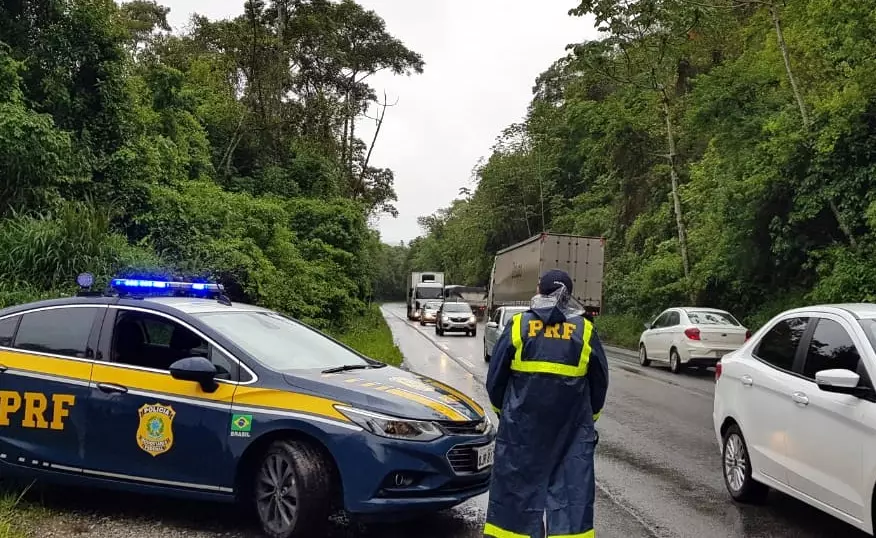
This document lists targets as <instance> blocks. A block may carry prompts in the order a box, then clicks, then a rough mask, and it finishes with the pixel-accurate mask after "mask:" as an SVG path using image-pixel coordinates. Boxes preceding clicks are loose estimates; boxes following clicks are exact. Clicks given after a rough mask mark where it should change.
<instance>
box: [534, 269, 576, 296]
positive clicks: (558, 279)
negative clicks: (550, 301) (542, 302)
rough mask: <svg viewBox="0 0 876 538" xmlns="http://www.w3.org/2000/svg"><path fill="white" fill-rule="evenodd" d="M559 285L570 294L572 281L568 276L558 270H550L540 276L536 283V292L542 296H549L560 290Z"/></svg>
mask: <svg viewBox="0 0 876 538" xmlns="http://www.w3.org/2000/svg"><path fill="white" fill-rule="evenodd" d="M560 284H562V285H563V286H566V291H568V292H569V293H570V294H571V293H572V279H571V277H569V274H568V273H567V272H565V271H560V270H559V269H551V270H550V271H547V272H545V273H544V274H543V275H541V278H540V279H539V281H538V291H539V293H541V294H542V295H549V294H551V293H553V292H555V291H557V290H558V289H560Z"/></svg>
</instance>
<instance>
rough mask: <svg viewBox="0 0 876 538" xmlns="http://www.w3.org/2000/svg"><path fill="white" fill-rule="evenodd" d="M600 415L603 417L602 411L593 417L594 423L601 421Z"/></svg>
mask: <svg viewBox="0 0 876 538" xmlns="http://www.w3.org/2000/svg"><path fill="white" fill-rule="evenodd" d="M600 415H602V411H600V412H598V413H595V414H594V415H593V422H596V421H597V420H599V416H600Z"/></svg>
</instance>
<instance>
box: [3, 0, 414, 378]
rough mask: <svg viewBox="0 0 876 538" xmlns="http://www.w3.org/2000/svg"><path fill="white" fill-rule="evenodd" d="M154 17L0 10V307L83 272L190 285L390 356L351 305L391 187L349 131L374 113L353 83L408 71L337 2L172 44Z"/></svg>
mask: <svg viewBox="0 0 876 538" xmlns="http://www.w3.org/2000/svg"><path fill="white" fill-rule="evenodd" d="M168 12H169V10H168V8H166V7H163V6H161V5H160V4H157V3H155V2H153V1H150V0H134V1H131V2H123V3H121V4H116V3H115V2H113V1H112V0H60V1H49V0H36V1H33V2H24V3H22V2H5V3H0V306H6V305H9V304H14V303H20V302H24V301H29V300H34V299H40V298H48V297H57V296H59V295H69V294H71V293H73V292H75V279H76V275H77V274H78V273H80V272H84V271H89V272H92V273H94V274H95V276H96V286H97V287H98V288H100V287H102V286H105V285H106V284H107V282H108V280H109V279H110V277H111V276H113V275H148V276H162V277H173V276H186V277H204V278H210V279H213V280H215V281H218V282H221V283H222V284H224V285H225V287H226V290H227V291H228V293H229V295H230V296H231V298H232V300H234V301H242V302H249V303H256V304H260V305H263V306H267V307H271V308H275V309H278V310H281V311H283V312H285V313H288V314H290V315H293V316H295V317H297V318H299V319H301V320H303V321H305V322H307V323H309V324H312V325H313V326H315V327H317V328H319V329H322V330H328V331H331V332H332V333H333V334H341V335H346V336H345V338H347V340H348V341H350V342H352V343H353V344H354V345H363V346H366V348H367V350H373V352H374V353H377V354H378V355H380V357H381V358H386V359H387V360H396V357H395V356H394V355H393V351H392V349H391V346H392V340H391V339H387V338H386V334H385V333H386V331H379V330H377V329H376V326H377V325H379V322H381V321H382V318H379V317H375V315H374V310H373V309H372V308H369V307H368V306H367V305H368V304H369V301H370V299H371V296H372V295H373V285H374V280H375V275H376V273H377V271H378V268H377V267H376V265H375V264H374V259H375V256H376V253H377V252H378V251H379V248H380V247H379V244H380V240H379V236H378V234H377V233H376V232H375V231H374V230H373V229H371V228H370V227H369V226H368V222H369V219H372V218H373V217H375V216H377V215H380V214H386V213H388V214H395V209H394V207H393V205H392V204H393V202H394V201H395V200H396V195H395V191H394V189H393V181H394V180H393V173H392V170H389V169H386V168H380V167H379V166H377V165H376V163H374V162H371V161H370V160H369V155H370V153H371V151H370V150H371V147H372V146H373V145H374V144H376V143H379V142H380V141H379V139H378V138H377V137H375V138H373V139H372V138H371V137H370V136H369V137H368V140H367V141H363V140H361V139H360V138H358V137H357V134H358V133H357V131H356V129H355V126H356V122H357V121H361V120H362V119H363V118H364V116H365V115H366V114H370V115H374V114H378V115H380V113H381V111H382V110H384V108H385V107H381V106H380V104H379V103H378V101H377V98H376V95H375V92H374V90H373V88H371V87H370V86H369V85H368V84H367V83H366V82H365V80H366V79H367V78H368V76H369V75H372V74H374V73H377V72H379V71H385V70H388V71H391V72H393V73H395V74H398V75H406V74H416V73H419V72H422V70H423V65H424V64H423V60H422V59H421V57H420V56H419V55H418V54H417V53H416V52H414V51H412V50H409V49H408V48H406V47H405V46H404V44H403V43H401V42H400V41H399V40H397V39H396V38H394V37H393V36H392V35H391V34H390V33H389V31H388V30H387V29H386V27H385V24H384V22H383V20H382V19H381V18H380V16H379V15H378V14H376V13H374V12H373V11H367V10H365V9H364V8H362V7H361V6H359V5H358V4H356V3H355V2H352V1H350V0H345V1H342V2H339V3H338V2H328V1H325V0H308V1H304V2H292V3H290V2H278V3H274V2H261V1H254V2H246V3H245V4H242V5H241V14H240V15H239V16H238V17H235V18H233V19H229V20H209V19H208V18H206V17H203V16H199V15H195V16H193V17H192V18H191V20H190V24H189V26H188V29H187V30H186V31H185V33H180V34H173V33H171V32H170V27H169V26H168V23H167V14H168ZM363 320H366V321H367V322H368V323H370V324H371V325H369V326H368V327H367V329H369V330H370V332H369V330H366V328H363V326H362V323H363ZM372 329H373V330H372ZM347 331H349V334H347Z"/></svg>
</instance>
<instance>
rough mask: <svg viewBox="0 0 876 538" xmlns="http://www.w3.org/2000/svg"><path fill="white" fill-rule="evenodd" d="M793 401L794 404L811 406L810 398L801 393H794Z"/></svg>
mask: <svg viewBox="0 0 876 538" xmlns="http://www.w3.org/2000/svg"><path fill="white" fill-rule="evenodd" d="M791 399H792V400H794V403H797V404H800V405H809V396H806V395H805V394H803V393H802V392H800V391H796V392H792V393H791Z"/></svg>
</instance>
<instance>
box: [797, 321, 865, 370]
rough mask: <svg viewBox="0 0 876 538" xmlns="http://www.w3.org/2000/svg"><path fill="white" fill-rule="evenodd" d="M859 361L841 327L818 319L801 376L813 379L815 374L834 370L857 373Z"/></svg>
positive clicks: (849, 337)
mask: <svg viewBox="0 0 876 538" xmlns="http://www.w3.org/2000/svg"><path fill="white" fill-rule="evenodd" d="M860 361H861V355H860V354H858V349H857V348H856V347H855V344H854V343H853V342H852V337H851V336H849V333H848V332H847V331H846V330H845V329H844V328H843V326H842V325H840V324H839V323H837V322H835V321H833V320H831V319H824V318H822V319H819V320H818V325H816V326H815V331H814V332H813V333H812V341H811V342H810V343H809V350H808V351H807V353H806V363H805V365H804V367H803V375H804V376H806V377H808V378H810V379H815V374H816V373H817V372H820V371H822V370H832V369H834V368H840V369H843V370H851V371H853V372H857V371H858V363H860Z"/></svg>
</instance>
